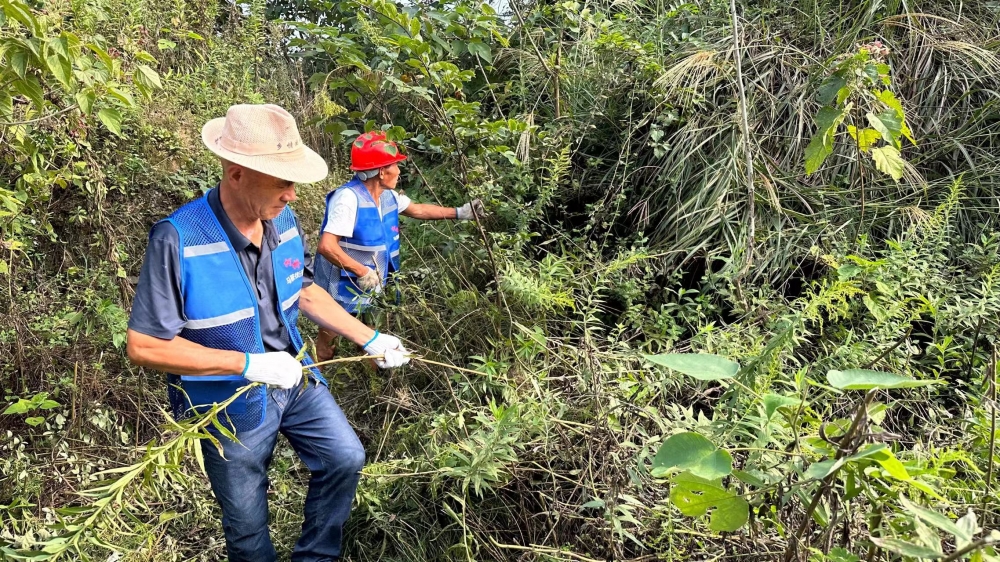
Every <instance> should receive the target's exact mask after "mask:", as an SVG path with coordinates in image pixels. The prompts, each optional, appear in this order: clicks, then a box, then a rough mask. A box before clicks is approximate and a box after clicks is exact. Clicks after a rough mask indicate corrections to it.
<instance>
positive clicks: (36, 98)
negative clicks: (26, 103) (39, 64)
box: [14, 74, 45, 111]
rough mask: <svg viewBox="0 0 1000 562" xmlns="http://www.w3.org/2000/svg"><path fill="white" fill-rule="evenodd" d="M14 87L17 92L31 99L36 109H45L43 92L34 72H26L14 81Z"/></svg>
mask: <svg viewBox="0 0 1000 562" xmlns="http://www.w3.org/2000/svg"><path fill="white" fill-rule="evenodd" d="M14 89H15V90H17V92H18V93H19V94H21V95H22V96H24V97H26V98H28V99H29V100H31V102H32V103H33V104H35V107H36V108H37V109H38V111H42V110H43V109H45V99H44V97H43V96H44V93H43V92H42V86H41V84H39V83H38V78H35V75H34V74H28V75H27V76H25V77H24V78H23V79H21V80H15V81H14Z"/></svg>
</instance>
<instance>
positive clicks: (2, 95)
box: [0, 90, 14, 119]
mask: <svg viewBox="0 0 1000 562" xmlns="http://www.w3.org/2000/svg"><path fill="white" fill-rule="evenodd" d="M13 116H14V100H13V99H12V98H11V97H10V92H8V91H7V90H0V117H3V118H5V119H10V118H12V117H13Z"/></svg>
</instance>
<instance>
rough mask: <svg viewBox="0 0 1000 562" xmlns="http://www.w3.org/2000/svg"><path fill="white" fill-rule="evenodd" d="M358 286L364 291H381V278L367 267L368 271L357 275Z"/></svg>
mask: <svg viewBox="0 0 1000 562" xmlns="http://www.w3.org/2000/svg"><path fill="white" fill-rule="evenodd" d="M358 287H361V290H362V291H364V292H366V293H381V292H382V279H381V278H380V277H379V274H378V272H377V271H375V270H374V269H372V268H370V267H369V268H368V273H365V274H364V275H362V276H361V277H358Z"/></svg>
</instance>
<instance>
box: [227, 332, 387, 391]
mask: <svg viewBox="0 0 1000 562" xmlns="http://www.w3.org/2000/svg"><path fill="white" fill-rule="evenodd" d="M397 341H398V340H397ZM243 376H244V377H246V379H247V380H248V381H253V382H261V383H264V384H269V385H272V386H276V387H278V388H292V387H294V386H295V385H297V384H299V381H300V380H302V364H301V363H299V362H298V361H296V360H295V358H294V357H292V356H291V355H290V354H289V353H288V352H287V351H272V352H269V353H247V364H246V367H244V368H243Z"/></svg>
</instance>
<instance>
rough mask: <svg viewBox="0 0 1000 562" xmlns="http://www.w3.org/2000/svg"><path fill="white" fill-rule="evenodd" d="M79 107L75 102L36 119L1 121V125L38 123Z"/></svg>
mask: <svg viewBox="0 0 1000 562" xmlns="http://www.w3.org/2000/svg"><path fill="white" fill-rule="evenodd" d="M78 107H79V106H78V105H76V104H73V105H71V106H69V107H67V108H65V109H60V110H59V111H56V112H54V113H49V114H48V115H43V116H41V117H37V118H35V119H28V120H27V121H13V122H10V123H5V122H3V121H0V127H14V126H16V125H30V124H32V123H38V122H40V121H45V120H46V119H51V118H53V117H58V116H59V115H62V114H63V113H69V112H70V111H73V110H74V109H77V108H78Z"/></svg>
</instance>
